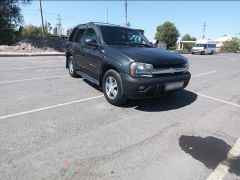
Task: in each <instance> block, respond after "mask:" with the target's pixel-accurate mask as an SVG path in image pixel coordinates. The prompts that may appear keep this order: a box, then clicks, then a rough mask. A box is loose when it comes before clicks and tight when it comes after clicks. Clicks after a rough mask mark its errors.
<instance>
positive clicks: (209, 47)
mask: <svg viewBox="0 0 240 180" xmlns="http://www.w3.org/2000/svg"><path fill="white" fill-rule="evenodd" d="M216 45H217V43H216V41H211V40H208V39H200V40H198V41H197V42H196V44H195V45H194V47H193V48H192V54H201V55H202V54H214V53H216V50H217V49H216Z"/></svg>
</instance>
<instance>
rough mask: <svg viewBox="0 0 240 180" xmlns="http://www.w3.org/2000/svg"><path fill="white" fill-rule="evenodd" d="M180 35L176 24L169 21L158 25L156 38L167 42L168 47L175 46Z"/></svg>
mask: <svg viewBox="0 0 240 180" xmlns="http://www.w3.org/2000/svg"><path fill="white" fill-rule="evenodd" d="M179 36H180V34H179V31H178V30H177V28H176V26H175V25H174V24H173V23H171V22H169V21H167V22H165V23H163V24H162V25H160V26H158V27H157V32H156V34H155V39H156V40H158V41H161V42H164V43H166V44H167V49H171V48H175V45H176V42H177V40H178V37H179Z"/></svg>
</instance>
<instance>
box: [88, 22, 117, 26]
mask: <svg viewBox="0 0 240 180" xmlns="http://www.w3.org/2000/svg"><path fill="white" fill-rule="evenodd" d="M89 23H93V24H96V25H108V26H120V25H116V24H110V23H104V22H89Z"/></svg>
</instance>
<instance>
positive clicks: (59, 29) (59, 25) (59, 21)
mask: <svg viewBox="0 0 240 180" xmlns="http://www.w3.org/2000/svg"><path fill="white" fill-rule="evenodd" d="M57 21H58V23H57V27H58V36H61V35H62V23H61V21H62V19H61V18H60V15H59V14H58V15H57Z"/></svg>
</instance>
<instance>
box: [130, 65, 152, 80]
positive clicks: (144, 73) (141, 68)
mask: <svg viewBox="0 0 240 180" xmlns="http://www.w3.org/2000/svg"><path fill="white" fill-rule="evenodd" d="M152 70H153V65H152V64H145V63H138V62H133V63H132V64H131V65H130V74H131V76H132V77H152Z"/></svg>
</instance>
